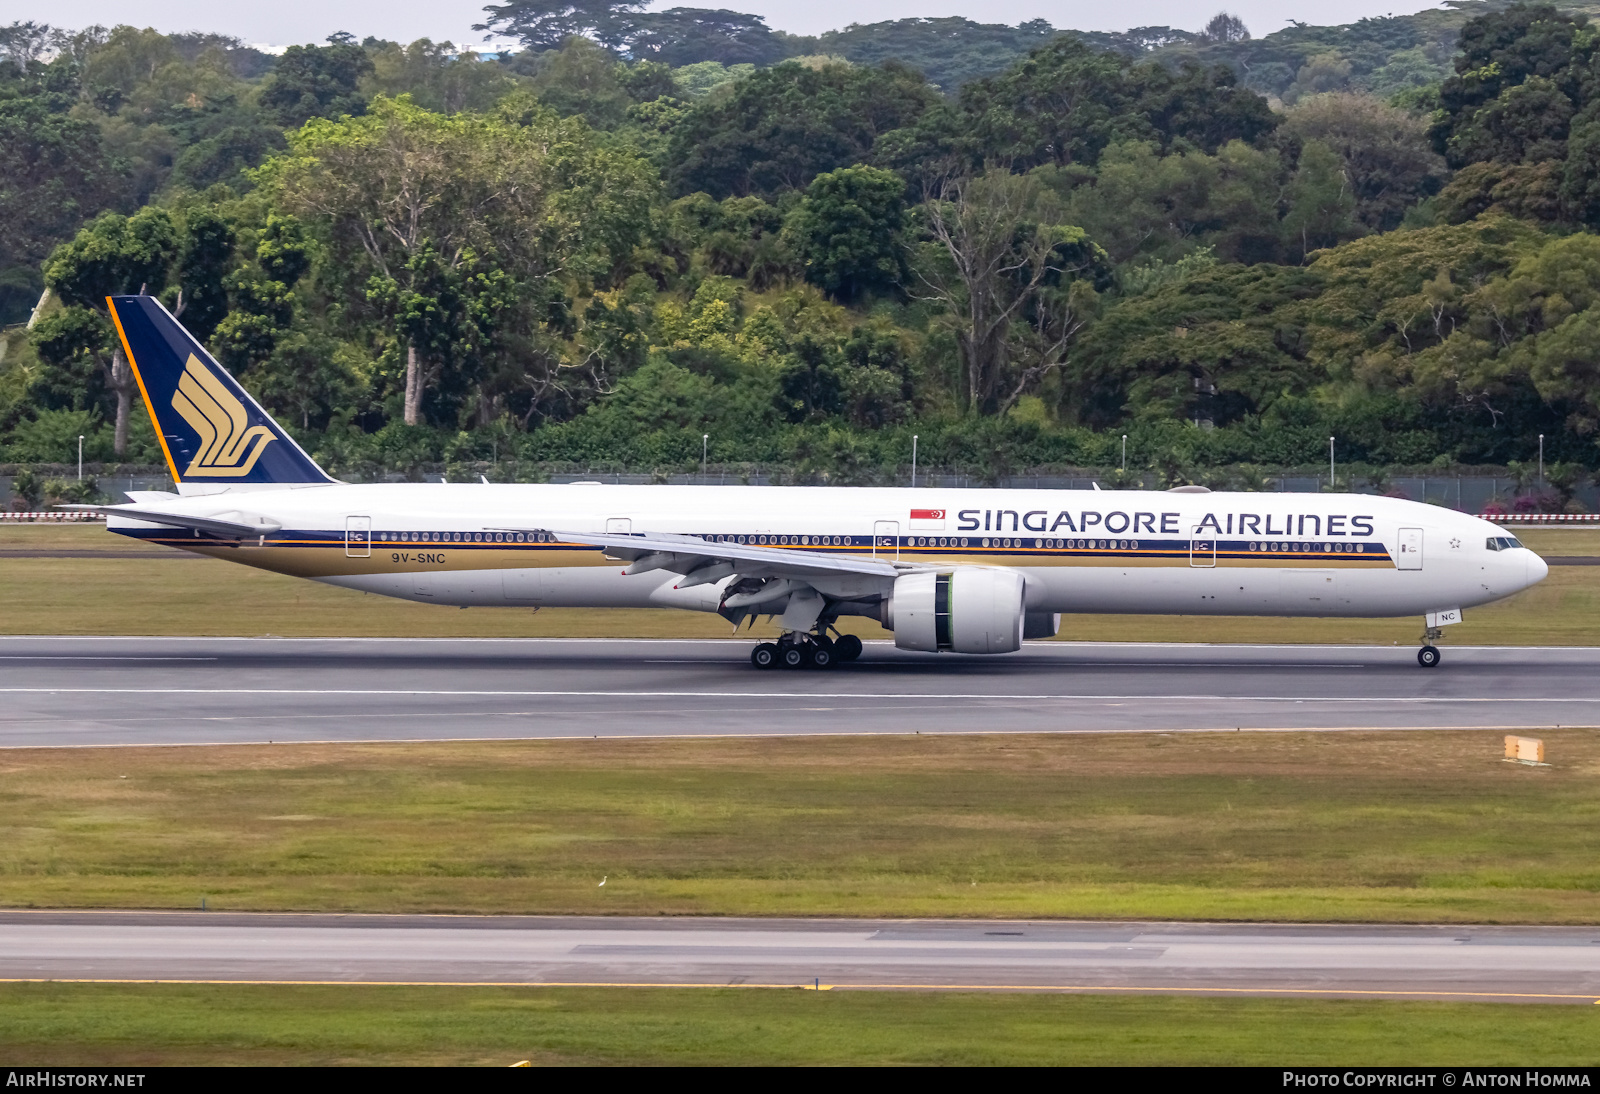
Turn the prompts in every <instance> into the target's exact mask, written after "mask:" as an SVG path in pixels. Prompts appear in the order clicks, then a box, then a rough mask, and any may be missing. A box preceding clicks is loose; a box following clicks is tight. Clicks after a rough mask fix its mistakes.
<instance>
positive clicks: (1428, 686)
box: [0, 638, 1600, 747]
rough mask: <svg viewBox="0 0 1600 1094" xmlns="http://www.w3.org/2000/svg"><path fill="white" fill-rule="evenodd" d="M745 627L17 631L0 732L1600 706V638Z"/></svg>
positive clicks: (5, 670)
mask: <svg viewBox="0 0 1600 1094" xmlns="http://www.w3.org/2000/svg"><path fill="white" fill-rule="evenodd" d="M749 648H750V644H749V643H747V642H742V641H739V642H725V641H703V642H689V641H609V640H560V639H526V640H509V641H502V640H463V639H442V640H436V639H418V640H404V639H215V638H188V639H185V638H0V747H21V746H41V745H45V746H50V745H134V744H208V743H249V742H266V741H276V742H287V741H378V740H382V741H410V740H451V739H479V738H482V739H514V738H534V737H612V736H694V735H761V734H829V733H910V732H921V733H971V732H988V733H995V732H1040V731H1084V732H1089V731H1094V732H1100V731H1131V732H1140V731H1146V732H1148V731H1163V732H1166V731H1175V730H1221V729H1227V730H1232V729H1246V730H1273V729H1317V730H1338V729H1364V728H1385V729H1445V728H1497V729H1498V728H1504V729H1508V730H1511V729H1538V728H1548V727H1554V726H1592V725H1596V724H1600V649H1585V648H1555V649H1551V648H1546V649H1533V648H1471V649H1467V648H1447V649H1446V650H1445V660H1444V664H1443V665H1442V666H1441V667H1439V668H1437V669H1433V670H1426V669H1421V668H1419V667H1418V666H1417V663H1416V659H1415V651H1414V650H1412V649H1410V648H1407V647H1398V648H1391V647H1345V646H1340V647H1330V646H1322V647H1316V646H1204V645H1157V644H1150V645H1134V644H1105V645H1100V644H1088V643H1082V644H1079V643H1045V644H1032V645H1029V646H1028V647H1027V648H1026V649H1024V651H1023V652H1021V653H1019V654H1013V655H1010V656H1006V657H993V658H979V657H955V656H950V655H937V656H936V655H927V654H911V653H902V652H900V651H898V650H895V649H894V648H893V646H891V645H888V644H887V643H869V644H868V646H867V650H866V653H865V654H864V655H863V657H862V659H861V661H859V662H856V663H854V664H850V665H843V666H840V667H839V668H837V669H835V670H832V671H828V672H815V671H810V672H808V671H783V670H776V671H767V672H761V671H757V670H755V669H753V668H752V667H751V666H750V664H749V660H748V652H749Z"/></svg>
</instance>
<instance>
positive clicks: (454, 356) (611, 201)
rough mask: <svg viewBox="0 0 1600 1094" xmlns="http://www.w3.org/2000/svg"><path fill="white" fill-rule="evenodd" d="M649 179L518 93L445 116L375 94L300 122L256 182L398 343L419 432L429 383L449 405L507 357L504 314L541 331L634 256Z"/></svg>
mask: <svg viewBox="0 0 1600 1094" xmlns="http://www.w3.org/2000/svg"><path fill="white" fill-rule="evenodd" d="M647 172H648V168H647V167H646V166H645V165H644V164H643V162H642V161H640V160H638V159H637V158H636V157H633V156H631V155H630V154H627V153H624V152H618V151H610V150H607V149H603V148H601V147H599V146H597V145H596V144H595V142H594V141H593V140H592V139H591V138H590V136H589V133H588V130H587V129H586V128H585V127H584V126H583V125H582V123H581V122H577V121H573V120H565V121H564V120H560V119H557V118H556V117H555V116H554V114H552V113H551V112H549V111H548V110H545V109H543V108H540V107H538V106H537V105H536V104H534V103H533V102H532V101H531V100H528V99H526V98H524V99H520V100H519V99H516V98H513V99H511V100H508V101H507V102H506V103H504V104H503V105H502V110H501V112H500V113H499V114H497V115H494V116H488V117H485V116H478V115H466V114H461V115H455V116H453V117H448V118H447V117H444V116H442V115H438V114H433V113H430V112H428V111H425V110H422V109H420V108H418V107H416V106H415V105H413V104H412V103H410V102H409V101H408V100H406V99H404V98H401V99H398V100H388V99H383V98H379V99H376V100H374V102H373V104H372V109H371V112H370V113H369V114H368V115H367V116H364V117H361V118H343V119H341V120H339V121H337V122H333V121H322V120H313V121H312V122H309V123H308V124H307V125H306V126H305V127H304V128H302V129H301V130H300V131H298V132H297V133H295V134H293V135H292V136H291V138H290V150H289V153H288V154H287V155H286V156H284V157H281V158H279V159H277V160H275V161H273V162H271V163H269V164H268V165H267V167H266V168H264V170H263V176H264V181H265V182H267V183H268V185H269V187H270V188H271V190H272V191H273V193H274V194H275V195H276V197H277V199H278V201H279V202H280V203H281V206H282V207H283V208H285V209H286V210H287V211H290V212H293V213H295V214H296V215H299V216H302V217H304V218H308V219H311V220H314V221H315V222H317V223H318V224H319V225H320V227H321V229H322V230H323V231H324V232H325V233H326V235H327V237H328V238H329V240H330V242H331V244H332V245H333V247H334V251H335V256H336V260H337V261H338V262H339V263H340V265H341V266H342V267H343V268H344V269H345V270H347V271H349V272H348V274H347V275H346V276H345V278H344V280H345V282H346V284H347V286H348V287H349V289H350V290H355V291H352V296H354V297H355V299H354V300H353V301H352V303H354V304H355V305H356V306H357V307H358V308H359V307H363V306H365V307H370V308H372V309H375V311H376V313H377V314H378V315H379V316H380V317H381V318H382V320H383V322H384V324H385V326H386V327H387V328H388V330H389V331H390V332H391V333H392V335H393V337H394V338H395V339H396V341H397V342H398V344H399V345H401V346H403V347H404V351H405V360H406V364H405V385H404V391H405V395H404V406H403V417H404V421H405V423H406V424H407V425H417V424H420V423H421V421H422V418H423V412H424V400H425V397H426V396H427V394H428V393H429V391H430V389H432V388H434V387H435V386H436V385H439V386H441V388H442V390H443V392H445V393H447V394H451V395H453V396H455V397H462V395H463V392H465V391H467V389H469V388H471V387H472V386H473V385H474V384H475V383H476V382H477V380H478V379H479V378H480V377H481V376H482V375H483V374H484V372H485V370H487V369H489V368H490V367H491V366H492V365H493V364H494V362H493V360H492V359H493V358H495V357H496V356H497V355H502V354H504V353H507V352H511V349H510V348H509V347H508V343H507V342H506V339H507V338H508V337H509V336H510V335H511V333H512V331H513V330H514V329H515V326H516V324H517V321H519V320H525V321H527V322H528V323H529V325H532V326H542V325H545V324H547V323H548V321H549V319H550V315H549V313H548V312H547V311H545V312H543V313H541V309H543V308H544V307H545V306H546V304H547V302H548V301H549V300H550V298H551V293H552V292H559V291H560V289H561V282H562V281H563V280H577V279H582V278H585V277H592V276H594V275H595V274H597V273H603V272H607V271H609V270H610V269H611V268H612V266H613V265H614V264H615V263H616V261H617V259H618V258H619V257H620V256H622V255H626V254H629V253H630V252H631V250H632V248H633V246H634V245H635V243H636V242H637V239H638V233H639V232H640V230H641V228H642V226H643V224H644V223H645V220H646V216H647V208H648V203H649V200H650V197H651V195H652V190H651V186H650V184H649V182H648V177H649V176H648V173H647ZM563 299H564V297H563ZM534 356H536V357H538V359H539V360H540V361H541V362H545V363H544V364H541V365H538V366H537V367H538V368H541V369H543V370H544V372H543V373H542V375H548V374H551V373H553V371H554V369H555V365H553V364H550V362H549V360H548V355H547V354H545V353H544V352H543V350H542V349H541V350H540V351H539V352H538V353H535V355H534ZM546 365H548V366H549V367H546ZM540 382H543V381H540Z"/></svg>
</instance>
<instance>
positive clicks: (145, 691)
mask: <svg viewBox="0 0 1600 1094" xmlns="http://www.w3.org/2000/svg"><path fill="white" fill-rule="evenodd" d="M0 695H357V696H375V695H393V696H397V697H399V696H406V697H416V696H441V697H446V698H468V699H496V698H507V699H522V698H527V699H561V698H573V699H893V700H901V701H903V700H907V699H920V700H924V701H928V702H943V701H947V700H951V699H996V700H1003V701H1006V702H1016V701H1019V700H1022V701H1035V700H1036V701H1045V700H1069V699H1070V700H1077V701H1083V700H1088V701H1094V702H1141V703H1148V702H1195V701H1217V700H1224V701H1231V702H1236V703H1366V704H1379V703H1427V704H1441V705H1442V704H1449V703H1516V704H1519V705H1531V704H1535V703H1600V696H1595V697H1577V698H1557V697H1552V696H1532V697H1529V698H1524V699H1517V698H1508V697H1505V696H1495V695H1481V696H1461V697H1448V696H1433V695H1399V696H1392V697H1384V696H1327V695H1299V696H1296V695H1154V694H1146V695H1082V694H1074V693H1071V692H1060V693H1057V694H1005V693H1000V692H996V693H985V692H910V691H906V692H901V691H877V692H855V691H654V690H651V691H458V690H443V689H439V690H424V689H411V688H406V689H387V688H0Z"/></svg>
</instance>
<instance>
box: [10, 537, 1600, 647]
mask: <svg viewBox="0 0 1600 1094" xmlns="http://www.w3.org/2000/svg"><path fill="white" fill-rule="evenodd" d="M1518 534H1519V535H1521V536H1522V538H1523V539H1524V540H1525V541H1526V542H1528V543H1529V545H1530V546H1532V547H1533V548H1534V549H1535V550H1538V551H1541V552H1545V553H1550V554H1565V555H1591V556H1592V555H1600V530H1596V529H1572V530H1569V529H1536V530H1533V531H1529V532H1521V533H1518ZM58 548H65V549H71V550H93V549H101V548H103V549H105V550H108V551H112V550H115V551H140V552H143V553H146V554H148V556H149V560H148V561H146V560H145V559H143V558H16V557H11V558H5V557H0V634H184V635H190V634H194V635H244V636H249V635H268V634H270V635H279V636H284V637H294V636H326V635H347V636H363V637H364V636H395V635H403V636H411V637H440V638H453V637H480V638H509V637H554V638H726V637H729V635H730V633H731V628H730V627H729V626H728V625H727V623H725V622H724V621H723V620H721V619H719V618H717V617H716V616H713V615H707V614H700V613H695V612H679V611H665V610H662V611H650V610H641V611H630V610H620V609H570V608H569V609H561V608H548V609H545V610H543V611H540V612H532V611H529V610H527V609H521V608H475V609H472V610H470V611H461V610H460V609H458V608H452V607H448V606H443V605H433V604H413V603H410V602H408V601H402V600H392V599H389V598H387V597H380V596H369V595H366V594H363V593H355V592H351V591H349V590H347V589H337V588H332V587H330V586H326V585H319V584H317V583H316V582H312V581H303V580H300V579H297V578H291V577H283V576H280V575H277V574H269V573H264V572H262V571H259V570H254V569H251V568H250V567H247V566H240V565H236V564H233V563H228V562H224V561H220V560H215V559H207V558H199V557H196V556H192V555H185V554H182V553H180V552H177V551H173V550H171V549H168V548H164V547H144V546H142V545H140V544H137V543H135V542H134V541H132V540H129V539H127V538H125V537H122V536H116V535H112V534H110V533H108V532H106V531H105V530H104V529H103V528H98V527H93V526H87V525H83V526H50V525H40V526H32V525H11V526H0V549H13V550H15V549H36V550H52V549H58ZM842 623H843V629H845V630H848V631H852V632H854V633H856V634H859V635H861V636H862V637H863V638H887V637H888V634H887V632H885V631H884V630H882V629H881V628H880V627H878V625H877V624H875V623H872V622H869V621H866V620H862V619H853V618H852V619H846V620H843V621H842ZM1420 632H1421V621H1420V620H1419V619H1413V618H1410V617H1407V618H1403V619H1263V618H1253V617H1241V618H1228V617H1223V618H1217V617H1203V616H1116V615H1081V616H1068V617H1066V619H1065V621H1064V623H1063V626H1062V630H1061V635H1060V637H1061V638H1062V639H1064V640H1075V641H1101V642H1126V641H1141V642H1312V643H1355V644H1374V643H1375V644H1379V645H1390V644H1398V645H1403V646H1404V645H1412V644H1415V642H1416V640H1417V636H1418V634H1419V633H1420ZM750 633H753V634H756V635H767V636H770V635H774V634H776V632H775V631H774V630H772V628H771V627H769V626H764V625H758V626H757V627H756V629H755V630H754V631H753V632H750ZM1446 644H1455V645H1595V644H1600V566H1584V567H1561V568H1557V569H1555V570H1553V571H1552V572H1551V575H1550V577H1549V578H1548V579H1546V580H1545V581H1544V582H1543V583H1541V584H1540V585H1538V586H1535V587H1534V588H1532V589H1529V590H1527V591H1526V592H1523V593H1519V594H1518V595H1516V596H1514V597H1511V598H1509V599H1508V600H1505V601H1502V602H1500V603H1498V604H1493V605H1489V606H1487V607H1484V608H1475V609H1471V610H1469V611H1468V612H1467V618H1466V621H1465V622H1463V623H1461V624H1459V625H1457V626H1454V627H1451V628H1450V629H1449V631H1448V633H1447V635H1446Z"/></svg>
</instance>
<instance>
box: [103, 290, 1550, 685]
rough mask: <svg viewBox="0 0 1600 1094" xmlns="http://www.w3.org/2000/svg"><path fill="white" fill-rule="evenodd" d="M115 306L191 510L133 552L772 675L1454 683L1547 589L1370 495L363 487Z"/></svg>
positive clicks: (1485, 531)
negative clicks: (1413, 628) (856, 620)
mask: <svg viewBox="0 0 1600 1094" xmlns="http://www.w3.org/2000/svg"><path fill="white" fill-rule="evenodd" d="M108 304H109V306H110V312H111V317H112V319H113V321H114V322H115V324H116V328H117V333H118V336H119V337H120V338H121V340H122V346H123V349H124V351H125V352H126V353H127V355H128V360H129V362H130V363H131V364H132V366H133V370H134V373H135V375H136V376H137V377H138V382H139V388H140V391H141V392H142V393H143V396H144V400H145V405H146V407H148V409H149V411H150V419H151V421H153V422H155V423H157V429H158V432H159V436H160V440H161V447H162V450H163V452H165V454H166V460H167V465H168V467H169V468H170V469H171V471H172V478H173V481H174V483H175V484H176V485H177V493H167V492H151V491H141V492H135V493H130V494H129V495H128V497H129V498H130V499H131V500H130V503H129V504H125V505H104V506H95V507H92V508H94V509H96V510H97V511H99V512H102V513H104V514H105V515H106V518H107V519H106V524H107V527H108V528H109V529H110V530H111V531H113V532H117V533H119V534H121V535H125V536H131V537H134V538H136V539H140V540H145V541H148V542H153V543H161V544H165V545H167V546H171V547H177V548H181V549H183V550H187V551H194V552H196V553H199V554H204V555H211V556H213V557H215V558H225V559H228V560H230V561H233V562H242V563H244V564H245V565H247V566H256V567H259V568H261V569H264V570H271V571H274V572H276V573H281V574H290V575H293V576H295V577H304V578H310V579H311V580H313V581H322V582H326V583H327V584H330V585H339V586H342V587H344V588H347V589H359V590H361V591H363V592H369V593H379V594H382V595H384V596H394V597H400V598H402V599H405V600H414V601H418V602H420V603H430V604H454V605H461V606H473V607H477V606H491V605H494V606H505V607H522V608H539V607H592V608H599V607H605V608H624V607H627V608H681V609H684V610H686V611H697V612H715V613H717V614H718V615H720V616H722V617H723V618H724V619H726V620H728V622H730V623H731V624H733V626H734V629H735V631H737V629H738V627H739V625H740V624H741V623H743V622H745V621H746V620H752V619H754V618H755V617H756V616H771V617H773V618H775V619H776V621H777V625H778V627H779V629H780V630H781V632H782V637H781V638H779V639H778V640H777V641H776V642H762V643H760V644H758V645H757V646H756V647H755V649H754V650H753V651H752V652H751V658H750V659H751V661H752V663H754V664H755V665H756V666H757V667H759V668H770V667H787V668H800V667H812V668H828V667H830V666H832V665H834V664H836V663H838V662H840V661H851V660H854V659H855V658H857V657H859V656H860V655H861V652H862V646H861V641H860V639H859V638H856V637H854V636H853V635H848V634H842V633H840V632H839V631H838V629H837V626H836V624H837V622H838V620H839V619H840V617H842V616H852V615H854V616H865V617H867V618H870V619H874V620H877V621H878V622H879V623H881V624H883V626H884V627H886V628H888V629H889V630H891V631H893V632H894V641H895V645H896V646H898V647H900V648H901V649H906V650H922V651H926V652H928V653H936V652H945V651H949V652H953V653H967V654H992V653H1011V652H1014V651H1016V650H1017V649H1019V648H1020V647H1021V645H1022V643H1023V641H1024V640H1026V639H1030V638H1049V637H1053V636H1054V635H1055V634H1056V633H1057V632H1058V630H1059V629H1060V625H1061V616H1062V615H1064V614H1071V613H1078V612H1113V613H1129V614H1133V613H1144V614H1152V615H1265V616H1403V615H1419V616H1422V617H1423V620H1424V630H1423V635H1422V648H1421V650H1420V651H1419V653H1418V655H1417V660H1418V662H1419V663H1420V664H1422V665H1423V666H1424V667H1432V666H1434V665H1437V664H1438V663H1439V650H1438V648H1437V647H1436V646H1435V645H1434V643H1435V642H1436V641H1437V640H1438V638H1439V637H1440V634H1441V628H1442V627H1443V626H1445V625H1447V624H1450V623H1454V622H1457V621H1459V620H1460V618H1461V613H1462V610H1463V609H1466V608H1470V607H1473V606H1475V605H1479V604H1487V603H1489V602H1490V601H1494V600H1499V599H1501V598H1502V597H1506V596H1510V595H1511V594H1512V593H1515V592H1517V591H1519V590H1521V589H1525V588H1527V587H1528V586H1530V585H1532V584H1534V583H1535V582H1537V581H1539V580H1541V579H1542V578H1543V577H1544V576H1545V574H1546V573H1547V572H1548V571H1547V568H1546V566H1545V563H1544V561H1543V560H1542V559H1541V558H1539V556H1538V555H1536V554H1534V553H1533V552H1532V551H1530V550H1528V549H1527V548H1525V547H1523V546H1522V544H1521V543H1519V542H1518V541H1517V540H1516V539H1515V538H1514V537H1512V536H1509V535H1507V534H1506V532H1505V531H1504V530H1503V529H1501V528H1498V527H1496V526H1495V525H1493V524H1490V523H1488V522H1487V521H1484V520H1480V519H1478V518H1476V517H1472V516H1468V515H1465V514H1462V513H1456V512H1452V511H1450V510H1448V509H1441V508H1437V507H1435V506H1431V505H1422V504H1418V503H1415V502H1410V501H1404V500H1397V499H1394V498H1383V497H1373V496H1370V495H1365V494H1289V493H1275V494H1249V493H1220V492H1219V493H1212V492H1210V491H1207V490H1205V489H1204V488H1203V487H1180V488H1179V489H1177V490H1174V491H1168V492H1165V493H1157V492H1149V491H1101V490H1087V491H1086V490H981V489H980V490H954V489H943V488H937V487H930V488H922V489H857V488H820V487H817V488H794V487H749V486H607V485H601V484H598V483H572V484H569V485H515V484H491V483H488V482H483V483H372V484H353V483H341V482H338V481H336V480H334V479H333V478H331V477H330V476H329V475H328V474H327V473H325V472H324V471H323V470H322V469H321V468H320V467H318V466H317V465H316V463H314V462H313V461H312V459H311V458H310V457H309V456H308V455H306V453H305V451H304V450H302V449H301V448H300V446H299V445H297V444H296V443H295V441H294V439H293V438H292V437H290V436H289V434H288V433H287V432H286V431H285V430H284V429H283V428H282V427H281V426H279V425H278V423H277V422H275V421H273V420H272V418H271V416H270V415H268V414H267V413H266V411H264V410H263V409H262V408H261V407H260V406H259V405H258V404H257V403H256V401H255V400H254V399H252V398H251V397H250V395H249V393H248V392H246V391H245V390H244V389H243V388H242V387H240V386H239V384H238V383H237V382H236V381H235V380H234V378H233V377H232V376H230V375H228V373H227V371H226V370H224V369H223V368H222V367H221V366H220V365H219V364H217V362H216V361H215V360H214V359H213V358H212V357H211V355H210V354H209V353H207V352H206V350H205V348H204V347H203V346H201V345H200V343H199V342H198V341H196V340H195V339H194V338H193V337H192V336H191V335H190V334H189V332H188V331H186V330H185V329H184V328H183V327H182V326H181V325H180V324H179V323H178V321H177V320H176V319H174V318H173V317H172V315H171V314H170V313H169V312H168V311H167V310H166V308H164V307H163V306H162V305H161V303H160V302H159V301H157V300H155V299H154V298H152V297H148V296H118V297H111V298H109V299H108Z"/></svg>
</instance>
